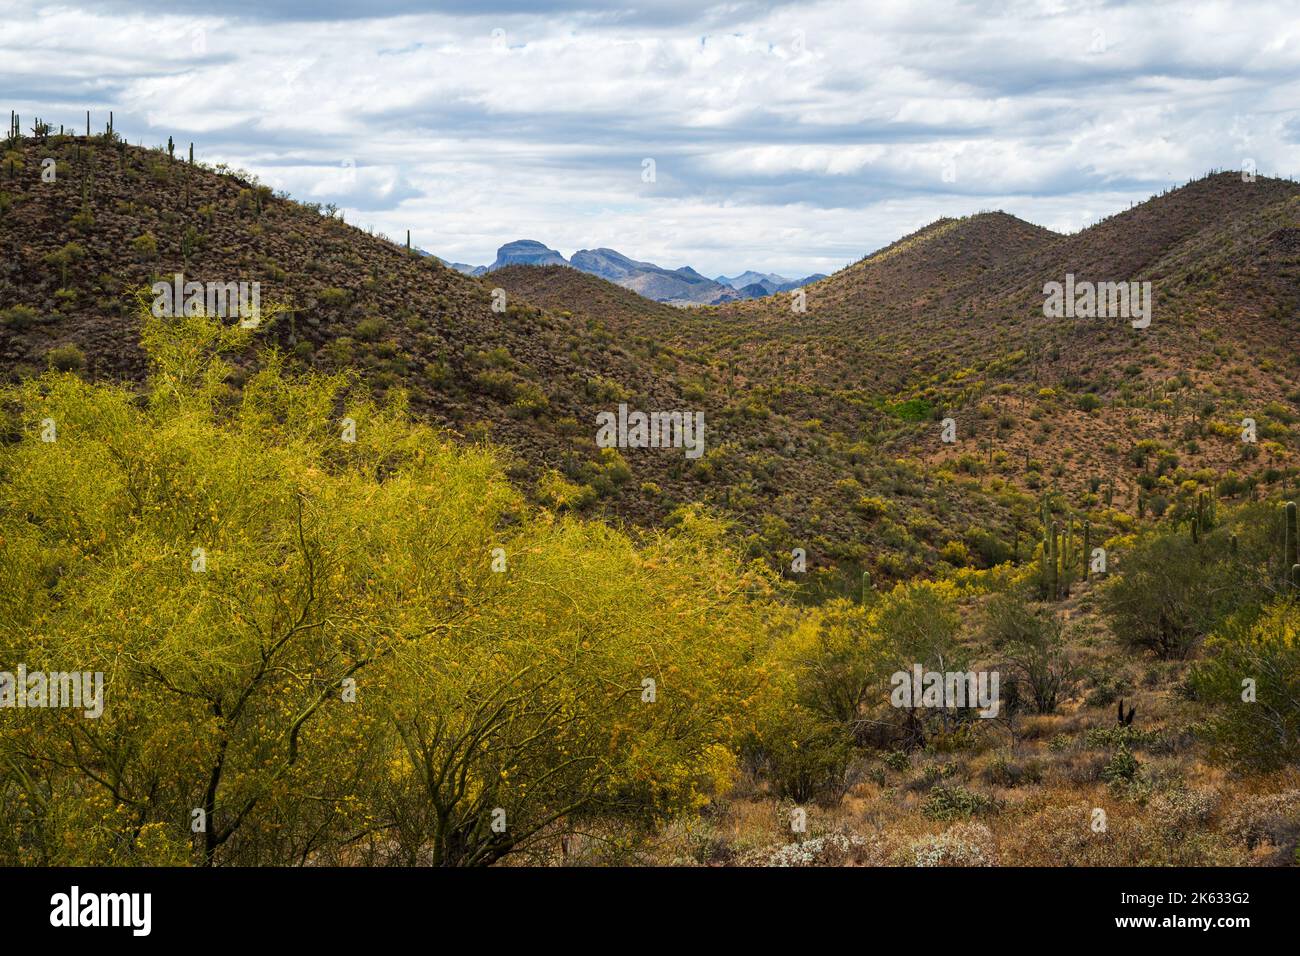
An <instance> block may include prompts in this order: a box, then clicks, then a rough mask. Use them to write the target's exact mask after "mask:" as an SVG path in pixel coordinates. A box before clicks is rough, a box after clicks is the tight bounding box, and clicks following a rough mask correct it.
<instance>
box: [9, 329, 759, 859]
mask: <svg viewBox="0 0 1300 956" xmlns="http://www.w3.org/2000/svg"><path fill="white" fill-rule="evenodd" d="M142 320H143V322H144V328H143V336H142V341H143V344H144V347H145V350H146V352H147V353H148V355H149V358H150V361H151V363H152V374H151V377H150V379H149V383H148V386H147V387H146V388H145V389H144V391H143V393H142V394H137V393H135V392H133V391H130V390H128V389H125V388H122V387H118V386H113V385H105V384H88V383H86V382H84V381H82V380H81V379H79V378H78V377H76V376H75V375H72V374H68V373H57V372H50V373H47V374H46V375H44V376H42V377H40V378H35V379H30V380H26V381H23V382H21V383H19V384H18V385H16V386H12V387H10V388H7V389H5V390H4V391H3V392H2V393H0V409H2V412H0V414H2V415H3V419H2V420H0V428H2V429H3V444H0V662H2V663H0V667H3V668H4V669H5V670H9V671H13V670H14V668H15V667H16V666H17V665H18V664H20V663H21V664H22V665H23V667H24V668H25V670H26V671H27V672H33V673H34V672H42V673H61V674H82V673H93V674H98V675H102V691H101V694H100V704H101V705H102V711H101V713H100V714H99V715H98V716H87V711H86V710H84V709H83V710H77V709H73V708H68V707H55V706H47V707H27V708H23V709H19V708H12V709H0V862H2V863H7V864H13V863H31V864H140V863H153V864H191V865H216V864H252V865H266V864H284V865H292V864H305V863H344V864H346V863H409V864H441V865H471V864H487V863H491V862H493V861H496V860H499V859H501V858H503V857H505V856H507V855H510V854H514V853H526V852H529V851H531V850H533V849H534V848H538V849H540V848H543V847H545V846H548V845H551V844H554V843H556V842H558V841H559V839H560V838H562V837H563V836H564V835H565V834H566V833H569V832H571V831H572V830H574V829H576V828H579V827H581V828H583V829H584V831H585V832H589V833H598V834H605V835H608V836H609V837H610V838H611V839H615V838H617V839H620V840H621V839H625V838H627V837H628V836H629V835H635V834H637V833H639V832H643V831H644V829H645V828H646V827H648V826H650V825H651V824H653V823H655V822H658V821H661V820H662V819H664V818H665V817H668V816H670V815H672V814H674V813H677V812H681V811H685V810H691V809H694V808H695V807H696V806H698V804H699V803H700V802H701V801H703V800H704V799H706V798H707V797H708V795H709V794H710V793H711V792H713V791H715V790H716V789H717V788H720V787H724V786H726V783H727V780H728V778H729V775H730V770H731V765H732V758H731V753H732V751H733V737H734V735H735V734H736V733H737V732H738V730H737V725H738V723H739V721H738V720H737V716H738V714H739V713H740V712H741V711H742V710H743V709H744V708H745V707H747V706H749V704H750V703H751V698H752V697H753V695H754V694H755V691H756V687H757V686H758V685H757V681H758V674H757V670H756V669H755V668H753V667H751V665H750V663H749V662H750V661H751V660H752V659H753V658H754V656H755V654H754V647H753V645H754V642H755V640H757V637H756V635H758V634H759V633H760V632H761V624H762V622H761V614H762V607H763V599H764V598H765V596H766V595H767V593H768V591H769V590H770V588H771V581H770V579H769V577H768V576H767V575H766V574H765V573H764V572H762V571H760V570H758V569H756V568H754V567H751V566H748V565H745V564H743V563H742V562H741V561H740V559H738V558H737V557H735V556H734V555H733V554H732V553H731V552H730V551H729V550H728V549H727V548H726V547H724V545H723V542H722V538H721V534H722V532H721V529H720V528H719V527H717V526H716V525H715V524H714V523H713V522H711V521H709V520H707V519H705V518H703V517H700V516H698V515H693V514H690V515H687V516H686V517H685V518H684V520H683V521H682V522H681V523H680V524H679V526H678V527H676V528H675V529H673V530H672V531H671V532H659V533H652V534H647V535H646V536H645V537H644V538H642V539H641V540H638V541H636V542H634V541H632V540H631V539H630V538H629V537H628V536H627V535H625V534H623V533H620V532H617V531H614V530H612V529H610V528H608V527H606V526H604V525H602V524H598V523H586V522H580V521H576V520H571V519H562V518H558V517H556V516H554V515H552V514H551V513H549V512H547V511H545V510H541V509H537V508H535V507H533V506H530V505H528V504H527V503H526V502H525V501H524V500H523V499H522V498H521V496H520V494H519V493H518V492H517V491H516V490H515V489H514V488H513V487H512V486H511V485H510V483H509V482H508V481H507V480H506V479H505V478H504V477H503V471H502V467H501V465H500V464H499V462H498V461H497V459H496V458H495V457H494V455H493V453H492V452H491V451H490V450H485V449H482V448H471V447H466V446H463V445H456V444H453V443H452V442H451V441H450V440H449V439H447V438H446V437H445V436H443V435H440V434H439V433H437V432H435V431H434V430H432V429H430V428H428V427H426V426H423V425H419V424H414V423H412V422H411V421H410V419H409V418H408V416H407V414H406V412H405V409H404V407H403V405H402V403H401V400H400V399H398V400H393V401H390V402H389V403H387V404H385V405H382V406H380V405H377V404H375V403H374V402H373V401H372V400H371V399H370V398H369V396H368V394H364V393H363V392H362V391H361V390H359V389H358V388H357V387H356V386H355V383H353V382H351V381H350V380H349V379H348V378H346V377H343V376H323V375H319V374H316V373H306V374H290V373H289V372H288V371H287V370H286V368H285V365H284V362H283V360H282V359H281V357H280V356H279V355H278V354H276V353H275V352H274V351H268V352H266V353H264V354H263V356H262V358H261V360H260V363H259V366H258V370H257V371H255V372H254V373H252V374H251V376H249V377H248V378H247V379H246V381H245V382H244V384H243V387H242V388H241V389H239V390H236V389H235V388H233V387H232V386H231V384H230V372H231V369H232V366H231V364H230V361H231V360H230V358H229V356H230V355H232V354H233V353H235V352H240V351H244V352H246V351H247V349H248V347H249V346H250V345H251V337H252V336H254V335H255V334H256V332H254V331H250V330H246V329H240V328H236V327H231V326H230V325H228V324H226V323H222V322H220V321H218V320H216V319H211V318H206V317H203V316H190V317H185V318H178V319H157V318H154V317H152V316H149V315H144V316H142Z"/></svg>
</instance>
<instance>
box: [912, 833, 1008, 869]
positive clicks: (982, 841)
mask: <svg viewBox="0 0 1300 956" xmlns="http://www.w3.org/2000/svg"><path fill="white" fill-rule="evenodd" d="M911 862H912V864H913V865H914V866H997V863H998V856H997V850H996V847H995V845H994V842H993V834H992V832H991V831H990V830H989V828H988V827H986V826H985V825H984V824H982V823H959V824H957V825H956V826H953V827H949V828H948V829H947V830H944V831H943V832H942V833H940V834H937V835H931V836H925V837H922V838H921V839H919V840H917V841H916V842H914V843H913V844H912V846H911Z"/></svg>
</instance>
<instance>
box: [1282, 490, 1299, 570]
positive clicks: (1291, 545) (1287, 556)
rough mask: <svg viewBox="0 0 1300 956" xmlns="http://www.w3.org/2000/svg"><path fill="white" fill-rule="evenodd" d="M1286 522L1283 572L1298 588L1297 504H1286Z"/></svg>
mask: <svg viewBox="0 0 1300 956" xmlns="http://www.w3.org/2000/svg"><path fill="white" fill-rule="evenodd" d="M1285 511H1286V521H1285V522H1284V529H1283V533H1282V570H1283V573H1284V574H1288V576H1289V577H1290V579H1291V582H1290V583H1291V586H1292V587H1293V588H1294V587H1297V580H1298V577H1300V576H1297V574H1296V570H1295V569H1296V565H1300V533H1298V532H1300V528H1297V526H1296V504H1295V502H1294V501H1288V502H1287V503H1286V508H1285Z"/></svg>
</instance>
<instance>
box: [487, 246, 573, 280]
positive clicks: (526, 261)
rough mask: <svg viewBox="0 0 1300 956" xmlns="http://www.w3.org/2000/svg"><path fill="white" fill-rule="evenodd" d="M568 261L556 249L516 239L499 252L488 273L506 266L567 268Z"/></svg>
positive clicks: (488, 268)
mask: <svg viewBox="0 0 1300 956" xmlns="http://www.w3.org/2000/svg"><path fill="white" fill-rule="evenodd" d="M568 264H569V262H568V260H567V259H565V258H564V256H562V255H560V254H559V253H558V252H556V251H555V250H554V249H551V248H548V247H547V246H545V245H543V244H542V243H540V242H538V241H537V240H536V239H516V240H515V241H514V242H507V243H506V244H505V245H504V246H502V247H501V248H500V249H498V250H497V258H496V262H494V263H492V265H490V266H488V267H487V270H486V271H488V272H491V271H493V270H494V269H503V268H505V267H506V266H567V265H568Z"/></svg>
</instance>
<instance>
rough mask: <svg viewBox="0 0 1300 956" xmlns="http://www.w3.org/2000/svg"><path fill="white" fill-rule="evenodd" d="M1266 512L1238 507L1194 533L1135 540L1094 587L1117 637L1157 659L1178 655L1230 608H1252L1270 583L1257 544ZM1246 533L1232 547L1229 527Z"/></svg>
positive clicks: (1267, 522)
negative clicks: (1227, 520)
mask: <svg viewBox="0 0 1300 956" xmlns="http://www.w3.org/2000/svg"><path fill="white" fill-rule="evenodd" d="M1274 517H1275V515H1274V514H1270V513H1268V512H1267V511H1265V510H1262V509H1258V508H1256V509H1244V510H1242V511H1241V512H1239V514H1238V516H1237V518H1236V521H1235V523H1234V524H1233V525H1231V526H1223V527H1219V528H1215V529H1214V530H1213V531H1211V532H1209V533H1207V534H1199V535H1198V538H1199V540H1197V541H1193V540H1191V538H1190V536H1188V535H1186V534H1177V533H1173V532H1171V531H1168V530H1164V531H1157V532H1153V533H1151V534H1148V535H1146V536H1145V537H1143V538H1141V539H1139V540H1138V541H1137V542H1135V544H1134V546H1133V549H1132V551H1131V552H1129V553H1128V554H1126V555H1125V556H1124V559H1123V573H1122V574H1121V575H1119V576H1117V577H1114V578H1112V579H1111V580H1110V581H1108V582H1107V583H1106V585H1105V586H1104V588H1103V589H1102V591H1101V605H1102V609H1103V611H1104V612H1105V614H1106V615H1107V617H1108V618H1109V620H1110V624H1111V628H1112V629H1113V630H1114V632H1115V634H1116V635H1117V636H1118V637H1119V639H1120V640H1121V641H1122V642H1124V643H1125V644H1127V645H1129V646H1130V647H1135V648H1140V649H1145V650H1148V651H1151V652H1152V653H1154V654H1155V655H1156V656H1158V657H1162V658H1181V657H1186V656H1187V655H1188V653H1190V651H1191V650H1192V648H1193V647H1194V646H1195V645H1196V643H1197V641H1199V640H1200V639H1201V638H1203V637H1205V636H1206V635H1208V634H1209V633H1210V632H1211V631H1212V630H1213V629H1214V628H1215V626H1216V625H1218V624H1219V623H1220V622H1221V621H1223V620H1225V619H1226V618H1227V617H1228V616H1229V615H1231V614H1232V613H1234V612H1235V611H1237V610H1239V609H1241V608H1246V607H1252V606H1254V607H1258V606H1259V605H1260V604H1262V603H1264V601H1266V600H1267V598H1268V595H1269V594H1270V593H1271V592H1272V590H1273V588H1274V584H1273V583H1272V582H1271V581H1270V580H1269V579H1268V574H1267V573H1266V560H1267V554H1266V551H1264V553H1261V549H1262V547H1266V546H1263V545H1262V544H1261V543H1262V542H1263V541H1264V540H1265V539H1266V538H1267V536H1268V535H1270V534H1271V533H1272V532H1271V530H1270V529H1271V526H1272V524H1273V520H1272V519H1273V518H1274ZM1234 533H1235V534H1237V535H1238V536H1239V537H1240V538H1244V539H1246V540H1244V541H1243V543H1242V544H1240V545H1239V549H1238V552H1237V553H1235V554H1234V552H1233V551H1232V548H1231V544H1230V541H1231V538H1232V535H1233V534H1234Z"/></svg>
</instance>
